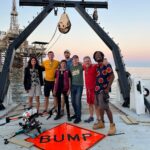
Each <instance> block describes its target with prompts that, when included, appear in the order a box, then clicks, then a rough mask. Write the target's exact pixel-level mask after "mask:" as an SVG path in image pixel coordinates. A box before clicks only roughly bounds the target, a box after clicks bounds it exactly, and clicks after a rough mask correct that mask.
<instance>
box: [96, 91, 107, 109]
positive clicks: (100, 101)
mask: <svg viewBox="0 0 150 150" xmlns="http://www.w3.org/2000/svg"><path fill="white" fill-rule="evenodd" d="M95 106H99V107H100V108H101V109H109V101H108V99H107V100H106V99H105V95H104V93H100V94H95Z"/></svg>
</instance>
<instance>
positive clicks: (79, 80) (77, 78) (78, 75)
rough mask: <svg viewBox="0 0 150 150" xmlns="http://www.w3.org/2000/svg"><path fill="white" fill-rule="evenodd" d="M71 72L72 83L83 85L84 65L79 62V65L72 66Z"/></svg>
mask: <svg viewBox="0 0 150 150" xmlns="http://www.w3.org/2000/svg"><path fill="white" fill-rule="evenodd" d="M70 72H71V76H72V78H71V81H72V82H71V83H72V85H83V68H82V65H81V64H80V63H79V64H78V66H73V65H71V66H70Z"/></svg>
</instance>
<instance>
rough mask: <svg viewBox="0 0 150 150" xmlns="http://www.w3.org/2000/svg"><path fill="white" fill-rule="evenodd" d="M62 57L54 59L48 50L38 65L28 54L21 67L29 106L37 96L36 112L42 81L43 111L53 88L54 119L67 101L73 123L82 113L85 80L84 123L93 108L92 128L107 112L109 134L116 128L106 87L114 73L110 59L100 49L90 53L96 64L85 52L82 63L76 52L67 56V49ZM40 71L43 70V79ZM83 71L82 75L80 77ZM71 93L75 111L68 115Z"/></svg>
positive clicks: (61, 114) (61, 111)
mask: <svg viewBox="0 0 150 150" xmlns="http://www.w3.org/2000/svg"><path fill="white" fill-rule="evenodd" d="M64 56H65V59H63V60H61V61H60V62H59V61H58V60H55V59H54V52H53V51H49V52H48V59H47V60H45V61H43V62H42V64H41V65H39V63H38V60H37V58H36V57H31V58H30V60H29V61H28V66H27V67H26V68H25V71H24V87H25V90H26V91H27V92H28V95H29V108H32V101H33V98H34V97H35V98H36V108H37V110H38V112H39V107H40V95H41V86H42V85H44V96H45V101H44V111H43V112H42V114H46V113H48V107H49V96H50V92H52V94H53V97H54V106H55V109H56V111H57V115H56V116H55V118H54V120H58V119H60V118H61V117H62V116H63V114H64V105H65V104H66V110H67V118H68V121H71V120H74V121H73V122H74V123H75V124H77V123H79V122H81V114H82V111H81V109H82V101H81V98H82V92H83V86H84V80H85V87H86V95H87V103H88V105H89V114H90V115H89V118H87V119H86V120H84V122H86V123H90V122H92V121H94V117H93V116H94V110H95V112H96V117H97V119H96V122H95V123H94V124H93V129H95V130H96V129H100V128H105V121H104V113H105V112H106V114H107V116H108V119H109V121H110V129H109V131H108V134H114V133H115V132H116V127H115V123H114V122H113V116H112V112H111V110H110V108H109V91H110V89H111V85H112V82H113V80H114V73H113V70H112V67H111V65H110V63H108V62H107V59H106V58H104V54H103V52H101V51H96V52H94V54H93V59H94V60H95V62H96V64H92V61H91V58H90V57H89V56H85V57H84V58H83V63H81V62H79V57H78V55H74V56H73V57H72V58H71V57H70V56H71V54H70V51H69V50H65V51H64ZM43 71H45V75H44V80H43ZM83 73H84V75H85V78H83ZM70 93H71V103H72V107H73V110H74V114H73V115H72V116H71V115H70V108H69V100H68V96H69V94H70Z"/></svg>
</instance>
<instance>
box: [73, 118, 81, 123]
mask: <svg viewBox="0 0 150 150" xmlns="http://www.w3.org/2000/svg"><path fill="white" fill-rule="evenodd" d="M79 122H81V119H80V118H76V119H75V120H74V122H73V123H75V124H78V123H79Z"/></svg>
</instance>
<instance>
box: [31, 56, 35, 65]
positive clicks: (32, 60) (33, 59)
mask: <svg viewBox="0 0 150 150" xmlns="http://www.w3.org/2000/svg"><path fill="white" fill-rule="evenodd" d="M31 65H32V66H35V65H36V60H35V58H32V59H31Z"/></svg>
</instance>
